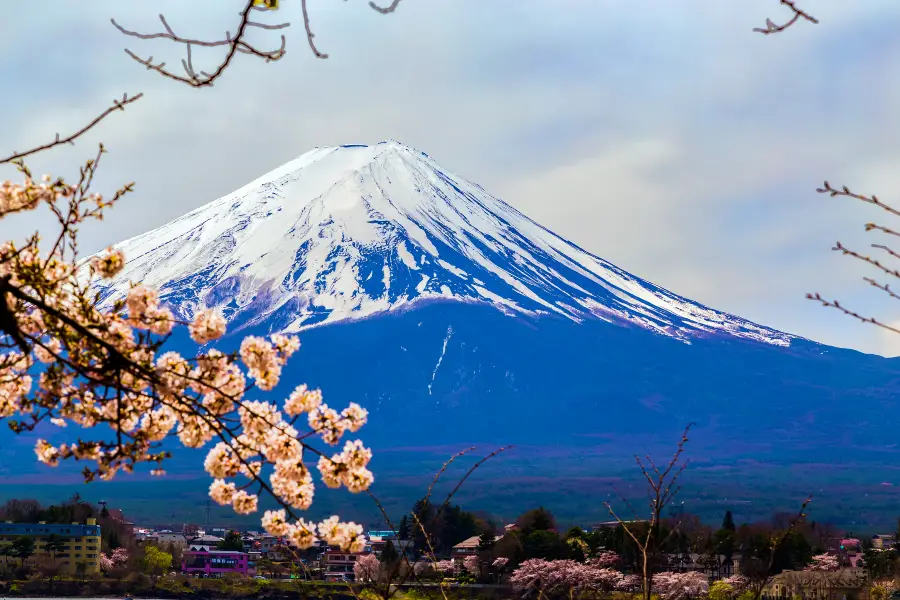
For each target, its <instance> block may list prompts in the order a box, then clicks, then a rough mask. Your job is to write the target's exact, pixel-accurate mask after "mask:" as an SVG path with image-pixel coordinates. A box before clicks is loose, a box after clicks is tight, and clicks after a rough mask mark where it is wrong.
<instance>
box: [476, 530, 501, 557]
mask: <svg viewBox="0 0 900 600" xmlns="http://www.w3.org/2000/svg"><path fill="white" fill-rule="evenodd" d="M496 537H497V536H496V535H494V532H493V531H492V530H490V529H485V530H484V532H483V533H482V534H481V536H480V537H479V538H478V553H479V554H483V553H489V552H490V551H491V550H493V549H494V544H495V543H496V540H495V539H494V538H496Z"/></svg>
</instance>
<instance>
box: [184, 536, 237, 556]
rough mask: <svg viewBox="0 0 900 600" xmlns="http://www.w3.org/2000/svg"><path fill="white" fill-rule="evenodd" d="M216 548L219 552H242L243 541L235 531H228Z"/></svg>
mask: <svg viewBox="0 0 900 600" xmlns="http://www.w3.org/2000/svg"><path fill="white" fill-rule="evenodd" d="M216 548H218V549H219V550H238V551H239V552H243V551H244V540H242V539H241V534H239V533H238V532H237V531H229V532H228V533H226V534H225V539H224V540H222V541H221V542H219V543H218V544H216ZM170 556H171V555H170Z"/></svg>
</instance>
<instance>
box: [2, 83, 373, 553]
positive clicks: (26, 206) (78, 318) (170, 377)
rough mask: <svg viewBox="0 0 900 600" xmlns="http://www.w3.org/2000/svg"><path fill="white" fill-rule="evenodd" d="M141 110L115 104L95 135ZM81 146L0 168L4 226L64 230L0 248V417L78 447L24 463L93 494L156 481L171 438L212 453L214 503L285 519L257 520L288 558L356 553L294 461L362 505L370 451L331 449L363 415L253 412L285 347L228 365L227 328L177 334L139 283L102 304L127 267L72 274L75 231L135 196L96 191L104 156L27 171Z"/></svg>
mask: <svg viewBox="0 0 900 600" xmlns="http://www.w3.org/2000/svg"><path fill="white" fill-rule="evenodd" d="M139 97H140V96H135V97H132V98H130V99H129V98H128V97H127V96H126V97H125V98H123V100H121V101H117V102H116V104H115V105H114V107H113V108H111V109H110V110H108V111H107V112H105V113H103V114H102V115H101V116H100V117H99V118H98V119H96V120H95V121H94V124H96V123H97V122H99V121H100V120H102V119H103V118H104V117H105V116H106V115H107V114H109V113H110V112H111V111H112V110H116V109H122V108H124V107H125V105H126V104H128V103H130V102H132V101H134V100H136V99H137V98H139ZM91 126H92V125H90V126H88V128H86V129H84V130H82V133H83V131H86V130H87V129H89V128H90V127H91ZM77 135H80V134H76V135H75V136H70V137H69V138H66V140H59V139H58V140H57V142H54V143H51V144H48V145H45V146H42V147H38V148H36V149H35V150H32V151H28V152H23V153H18V154H14V155H13V156H11V157H9V158H6V159H2V160H0V164H4V163H7V164H14V165H15V166H16V167H17V168H18V170H19V174H20V180H19V181H18V182H13V181H4V182H2V183H0V218H3V217H6V216H9V215H11V214H14V213H18V212H23V211H33V210H36V209H38V208H40V207H43V208H45V209H47V210H48V211H49V212H50V213H51V214H52V215H54V216H55V217H56V219H57V221H58V225H59V227H58V231H56V232H55V235H53V236H51V237H50V238H49V239H48V240H49V241H48V243H43V244H42V239H41V236H40V235H39V234H37V233H35V234H33V235H31V236H30V237H28V238H26V239H25V240H24V241H21V242H13V241H8V242H6V243H4V244H2V245H0V419H6V420H7V424H8V425H9V427H10V428H11V429H12V430H13V431H14V432H17V433H19V432H24V431H32V430H34V429H36V428H37V427H38V426H41V427H45V426H46V425H45V424H49V425H52V426H55V427H59V428H63V427H67V426H70V425H75V426H78V427H80V428H81V430H82V432H80V433H79V435H77V436H72V437H73V438H74V439H76V440H77V441H71V442H68V443H62V444H59V443H56V444H54V443H51V442H49V441H47V440H46V439H43V438H42V439H38V441H37V443H36V444H35V453H36V455H37V458H38V460H39V461H41V462H42V463H44V464H46V465H49V466H56V465H58V464H59V463H60V462H61V461H65V460H77V461H80V462H84V463H92V466H86V467H85V468H84V470H83V471H82V473H83V475H84V478H85V481H88V482H89V481H92V480H94V479H96V478H99V479H104V480H109V479H112V478H113V477H115V476H116V474H117V473H119V472H126V473H130V472H132V471H133V470H134V469H135V468H136V467H138V466H139V465H141V464H142V463H146V464H148V465H150V466H151V467H152V470H151V471H150V472H151V474H154V475H163V474H164V473H165V472H164V470H163V468H162V467H163V463H164V461H165V460H166V459H168V458H169V457H170V452H169V451H168V450H164V449H163V448H162V446H161V443H162V442H163V441H164V440H167V439H170V438H174V439H177V440H178V441H179V442H180V443H181V445H183V446H185V447H188V448H201V447H204V446H208V445H210V444H212V447H211V448H210V450H209V451H208V453H207V456H206V460H205V463H204V467H205V469H206V471H207V472H208V473H209V474H210V476H211V477H212V478H213V481H212V483H211V485H210V489H209V495H210V497H211V498H212V499H213V500H214V501H216V502H217V503H219V504H223V505H230V506H231V507H232V508H233V509H234V511H235V512H237V513H239V514H250V513H253V512H256V511H257V510H258V504H259V496H260V494H268V495H269V496H270V497H272V498H273V499H274V500H275V501H276V502H277V503H278V504H279V505H280V507H281V508H279V509H277V510H270V511H267V512H266V513H265V514H264V515H263V517H262V525H263V527H264V528H265V530H266V531H267V532H269V533H270V534H272V535H275V536H279V537H285V538H287V539H289V540H290V541H291V543H292V544H293V545H295V546H297V547H299V548H307V547H310V546H311V545H312V544H313V543H315V541H316V540H317V539H322V540H324V541H326V542H327V543H328V544H331V545H336V546H340V547H342V548H344V549H346V550H350V551H361V550H362V549H363V547H364V546H365V539H364V538H363V536H362V527H361V526H359V525H357V524H355V523H343V522H341V521H340V520H339V518H338V517H337V516H332V517H330V518H328V519H325V520H324V521H322V522H319V523H314V522H310V521H306V520H304V519H303V518H301V517H300V515H299V513H300V512H301V511H304V510H306V509H308V508H309V507H310V505H311V503H312V501H313V496H314V491H315V484H314V481H313V474H312V473H311V472H310V470H309V468H308V467H307V466H306V463H305V460H304V458H305V456H306V455H309V454H310V453H311V454H312V455H313V456H316V457H318V463H317V470H318V472H319V476H320V478H321V481H322V483H324V485H325V486H327V487H330V488H339V487H344V488H346V489H347V490H348V491H350V492H353V493H358V492H361V491H364V490H366V489H368V487H369V486H370V485H371V484H372V481H373V479H374V478H373V475H372V473H371V471H369V469H368V463H369V461H370V459H371V457H372V453H371V451H370V450H369V449H368V448H366V447H365V446H364V445H363V443H362V441H360V440H349V441H345V442H344V445H343V446H342V447H339V449H336V451H328V447H329V446H331V447H335V446H338V445H339V444H340V443H341V441H342V440H343V438H344V436H345V434H348V433H355V432H357V431H359V430H360V428H361V427H362V426H363V425H364V424H365V423H366V420H367V412H366V410H365V409H363V408H362V407H361V406H359V405H357V404H354V403H350V404H349V405H348V406H347V407H346V408H344V409H343V410H337V409H335V408H332V407H330V406H328V405H327V404H325V403H324V401H323V397H322V393H321V392H320V391H319V390H313V389H309V388H307V387H306V386H304V385H301V386H299V387H297V388H296V389H294V390H293V391H291V392H290V393H289V394H287V397H286V398H285V399H284V400H283V401H281V402H274V401H264V400H257V399H254V398H253V396H254V395H256V394H257V393H259V392H268V391H271V390H274V389H275V387H276V386H277V384H278V382H279V379H280V376H281V373H282V370H283V368H284V367H285V365H286V364H287V361H288V359H289V358H290V357H291V355H292V354H294V352H296V351H297V349H298V348H299V346H300V342H299V340H298V339H297V338H296V337H294V336H286V335H281V334H278V333H276V334H273V335H270V336H268V337H266V338H263V337H257V336H250V337H247V338H245V339H244V340H243V341H242V342H241V343H240V345H239V348H238V350H237V351H236V352H231V353H226V352H224V351H221V350H219V349H216V348H213V347H211V345H212V344H213V343H215V342H216V341H217V340H220V339H221V338H222V337H223V336H224V335H225V333H226V329H227V324H226V320H225V318H224V315H223V314H222V313H221V312H219V311H218V310H215V309H200V310H198V311H196V313H195V314H194V315H193V318H192V319H191V320H190V321H189V322H182V321H179V320H178V319H176V318H175V317H174V316H173V313H172V311H171V310H170V309H169V308H168V307H166V306H165V305H164V303H163V302H162V300H161V298H160V296H159V293H158V292H157V291H156V290H154V289H151V288H149V287H147V286H145V285H142V284H140V283H138V284H135V285H132V286H131V287H130V289H129V290H128V291H127V293H126V294H125V295H124V297H122V298H117V299H110V300H107V301H103V300H101V294H100V293H99V292H98V291H97V288H96V284H97V282H98V281H101V280H103V279H109V278H112V277H114V276H116V275H117V274H118V273H120V272H121V271H122V269H123V267H124V265H125V261H126V258H127V257H125V256H124V255H123V254H122V252H121V251H120V250H118V249H116V248H109V249H107V250H105V251H103V252H101V253H99V254H97V255H95V256H93V257H91V258H90V259H89V260H86V261H85V260H83V259H82V258H81V257H80V256H79V254H78V244H77V241H78V235H77V233H78V228H79V226H80V225H81V224H83V223H85V222H87V221H89V220H100V219H102V218H103V215H104V213H105V211H106V210H107V209H108V208H110V207H111V206H113V205H114V204H115V203H116V202H117V201H118V200H119V199H121V198H122V197H123V196H124V195H125V194H126V193H128V192H129V191H131V189H132V185H131V184H128V185H126V186H124V187H122V188H121V189H120V190H118V191H117V192H116V193H115V194H113V196H112V197H111V198H105V197H104V196H102V195H100V194H96V193H93V192H91V184H92V182H93V178H94V174H95V173H96V170H97V168H98V165H99V163H100V160H101V156H102V154H103V153H104V150H103V147H102V146H101V148H100V151H99V153H98V154H97V155H96V157H95V158H94V159H92V160H89V161H88V162H87V163H86V164H85V165H84V167H82V169H81V172H80V176H79V178H78V180H77V182H76V183H69V182H67V181H64V180H63V179H62V178H54V177H51V176H49V175H45V176H44V177H43V178H41V179H40V180H36V179H35V178H34V177H33V176H32V173H31V172H30V171H29V169H28V168H27V166H26V165H25V163H24V162H23V161H22V159H23V158H24V157H26V156H29V155H31V154H34V153H36V152H38V151H41V150H43V149H47V148H50V147H53V146H55V145H57V144H59V143H62V142H63V141H71V140H72V139H74V137H77ZM179 327H184V328H185V329H186V332H187V334H188V335H189V336H190V338H191V340H192V341H193V342H194V343H195V344H197V349H196V352H194V353H193V356H186V355H182V353H179V352H175V351H172V350H167V348H166V346H167V343H168V342H169V340H170V338H171V336H172V334H173V332H174V331H175V330H176V328H179ZM304 430H305V431H304ZM316 440H318V441H319V442H321V443H322V444H324V447H319V448H317V447H316V446H315V443H314V442H315V441H316ZM110 560H111V559H110Z"/></svg>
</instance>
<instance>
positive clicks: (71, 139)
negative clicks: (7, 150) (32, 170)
mask: <svg viewBox="0 0 900 600" xmlns="http://www.w3.org/2000/svg"><path fill="white" fill-rule="evenodd" d="M143 96H144V94H143V93H141V94H136V95H134V96H129V95H128V94H125V95H124V96H122V99H121V100H113V102H112V106H110V107H109V108H107V109H106V110H105V111H103V112H102V113H100V114H99V115H98V116H97V117H96V118H94V120H93V121H91V122H90V123H88V124H87V125H85V126H84V127H82V128H81V129H79V130H78V131H76V132H75V133H73V134H71V135H69V136H66V137H64V138H62V137H60V136H59V134H58V133H57V134H56V139H54V140H53V141H52V142H48V143H46V144H44V145H42V146H35V147H34V148H32V149H31V150H26V151H24V152H13V153H12V154H10V155H9V156H7V157H6V158H4V159H0V165H3V164H9V163H13V162H15V161H19V160H22V159H23V158H25V157H27V156H31V155H32V154H37V153H38V152H43V151H45V150H50V149H51V148H54V147H56V146H61V145H62V144H74V143H75V140H77V139H78V138H80V137H81V136H82V135H84V134H85V133H87V132H88V131H90V130H91V129H93V128H94V127H95V126H96V125H97V124H98V123H100V121H102V120H103V119H105V118H106V117H108V116H109V115H111V114H112V113H113V112H115V111H117V110H125V106H127V105H128V104H131V103H132V102H137V101H138V100H140V99H141V98H142V97H143Z"/></svg>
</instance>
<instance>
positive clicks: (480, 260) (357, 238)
mask: <svg viewBox="0 0 900 600" xmlns="http://www.w3.org/2000/svg"><path fill="white" fill-rule="evenodd" d="M117 247H119V248H121V249H122V250H123V251H124V252H125V256H126V259H127V265H126V268H125V270H124V271H123V272H122V273H121V274H120V276H119V277H118V278H117V279H115V280H113V281H112V282H111V283H110V282H104V285H103V286H102V288H101V289H102V291H103V294H104V297H105V298H107V299H108V298H110V297H112V296H118V295H120V294H122V293H123V292H124V291H125V290H127V289H128V285H129V282H130V281H134V282H142V283H144V284H146V285H149V286H153V287H156V288H158V289H160V291H161V294H162V296H163V298H164V299H165V300H166V301H167V302H168V303H169V304H170V306H171V307H172V308H173V310H175V311H176V313H178V314H179V315H180V316H182V317H186V318H189V317H190V315H191V314H192V313H193V312H194V311H195V310H197V308H198V307H202V306H218V307H221V308H222V309H223V310H224V312H225V315H226V317H227V318H228V319H229V320H231V321H233V322H236V323H238V324H240V325H242V326H243V325H254V324H259V323H262V322H265V323H267V324H268V325H269V326H270V327H271V328H272V329H278V330H282V331H298V330H301V329H305V328H308V327H312V326H316V325H323V324H328V323H336V322H340V321H344V320H348V319H360V318H365V317H370V316H372V315H376V314H378V313H382V312H384V311H390V310H397V309H403V308H406V307H409V306H411V305H412V304H414V303H416V302H421V301H426V300H443V301H462V302H480V303H488V304H490V305H492V306H494V307H496V308H497V309H498V310H500V311H503V312H504V313H506V314H509V315H531V316H541V317H543V316H549V315H552V316H555V317H557V318H563V319H569V320H573V321H583V320H585V319H601V320H605V321H610V322H614V323H622V324H629V323H630V324H634V325H637V326H640V327H643V328H647V329H650V330H653V331H655V332H658V333H660V334H663V335H667V336H671V337H675V338H678V339H681V340H683V341H686V342H687V341H689V340H690V338H691V337H693V336H695V335H707V334H716V333H726V334H730V335H733V336H737V337H740V338H748V339H753V340H757V341H762V342H767V343H770V344H775V345H780V346H788V345H790V343H791V340H792V339H796V338H794V337H793V336H789V335H787V334H784V333H780V332H778V331H775V330H772V329H769V328H766V327H762V326H759V325H756V324H753V323H750V322H748V321H746V320H744V319H740V318H738V317H735V316H732V315H729V314H725V313H722V312H719V311H716V310H712V309H710V308H707V307H705V306H702V305H700V304H698V303H696V302H693V301H691V300H688V299H686V298H682V297H680V296H677V295H675V294H673V293H671V292H669V291H667V290H664V289H662V288H659V287H657V286H655V285H653V284H651V283H649V282H647V281H645V280H643V279H640V278H638V277H635V276H633V275H630V274H629V273H626V272H625V271H623V270H622V269H619V268H618V267H616V266H615V265H612V264H610V263H609V262H607V261H605V260H603V259H601V258H599V257H597V256H594V255H593V254H591V253H589V252H586V251H585V250H583V249H581V248H579V247H578V246H576V245H574V244H572V243H570V242H568V241H566V240H564V239H562V238H561V237H559V236H557V235H555V234H554V233H552V232H551V231H548V230H547V229H545V228H544V227H542V226H540V225H539V224H537V223H535V222H534V221H532V220H531V219H529V218H528V217H526V216H525V215H523V214H522V213H520V212H519V211H517V210H516V209H514V208H513V207H511V206H509V205H508V204H506V203H505V202H503V201H502V200H500V199H498V198H495V197H493V196H491V195H490V194H488V193H487V192H485V191H484V190H483V189H482V188H481V187H480V186H478V185H476V184H474V183H471V182H468V181H466V180H465V179H463V178H461V177H459V176H457V175H454V174H452V173H450V172H449V171H447V170H446V169H444V168H442V167H441V166H440V165H438V164H437V163H436V162H435V161H434V160H432V159H431V157H429V156H428V155H426V154H425V153H424V152H419V151H417V150H415V149H413V148H410V147H408V146H404V145H402V144H400V143H397V142H394V141H388V142H382V143H379V144H377V145H373V146H363V145H353V146H341V147H332V148H316V149H314V150H312V151H310V152H307V153H306V154H303V155H302V156H300V157H299V158H297V159H295V160H293V161H291V162H289V163H287V164H285V165H283V166H281V167H279V168H277V169H275V170H273V171H271V172H269V173H267V174H266V175H264V176H262V177H260V178H259V179H257V180H255V181H253V182H252V183H249V184H248V185H246V186H244V187H242V188H240V189H239V190H237V191H235V192H233V193H231V194H229V195H227V196H225V197H223V198H220V199H218V200H216V201H214V202H211V203H209V204H207V205H205V206H202V207H200V208H198V209H196V210H194V211H191V212H190V213H188V214H186V215H184V216H182V217H180V218H178V219H175V220H174V221H172V222H170V223H168V224H166V225H163V226H162V227H159V228H157V229H154V230H152V231H149V232H147V233H145V234H143V235H139V236H137V237H134V238H131V239H129V240H126V241H124V242H121V243H120V244H117Z"/></svg>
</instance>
